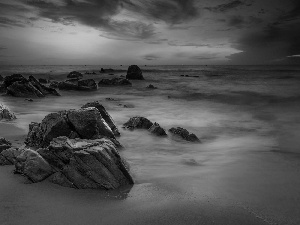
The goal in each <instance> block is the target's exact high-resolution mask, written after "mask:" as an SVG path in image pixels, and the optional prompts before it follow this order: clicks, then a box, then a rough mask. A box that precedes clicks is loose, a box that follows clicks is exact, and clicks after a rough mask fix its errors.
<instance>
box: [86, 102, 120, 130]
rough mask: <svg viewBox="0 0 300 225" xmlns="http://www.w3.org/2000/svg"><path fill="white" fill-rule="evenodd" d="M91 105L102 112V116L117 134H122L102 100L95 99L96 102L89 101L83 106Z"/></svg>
mask: <svg viewBox="0 0 300 225" xmlns="http://www.w3.org/2000/svg"><path fill="white" fill-rule="evenodd" d="M89 107H95V108H96V109H97V110H98V111H99V112H100V114H101V117H102V118H103V119H104V120H105V122H106V123H107V124H108V126H109V127H110V129H111V130H112V131H113V133H114V135H115V136H120V132H119V130H118V128H117V126H116V124H115V122H114V120H113V118H112V117H111V116H110V115H109V114H108V112H107V111H106V109H105V108H104V106H103V105H101V104H100V102H98V101H95V102H89V103H87V104H85V105H83V106H82V107H81V108H89Z"/></svg>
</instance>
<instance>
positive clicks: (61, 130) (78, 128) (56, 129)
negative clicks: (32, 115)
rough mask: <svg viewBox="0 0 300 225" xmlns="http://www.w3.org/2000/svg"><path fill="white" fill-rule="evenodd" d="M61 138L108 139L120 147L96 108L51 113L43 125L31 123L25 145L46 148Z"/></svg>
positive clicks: (43, 121)
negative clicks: (54, 140) (57, 138)
mask: <svg viewBox="0 0 300 225" xmlns="http://www.w3.org/2000/svg"><path fill="white" fill-rule="evenodd" d="M59 136H66V137H69V138H86V139H97V138H101V137H108V138H112V139H114V140H113V142H115V143H116V144H117V145H120V144H119V143H118V142H117V141H116V140H115V136H114V133H113V132H112V130H111V128H110V127H109V125H108V124H107V123H106V122H105V120H104V119H103V118H102V117H101V114H100V112H99V111H98V110H97V109H96V108H94V107H90V108H84V109H79V110H68V111H61V112H58V113H51V114H49V115H47V116H46V117H45V118H44V119H43V120H42V122H41V123H31V124H30V125H29V132H28V135H27V138H26V140H25V143H26V144H27V145H28V146H30V147H36V148H41V147H46V146H48V145H49V143H50V142H51V141H52V139H53V138H56V137H59Z"/></svg>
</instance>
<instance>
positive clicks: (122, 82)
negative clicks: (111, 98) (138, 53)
mask: <svg viewBox="0 0 300 225" xmlns="http://www.w3.org/2000/svg"><path fill="white" fill-rule="evenodd" d="M98 85H99V86H107V85H109V86H110V85H116V86H118V85H130V86H131V85H132V84H131V82H130V81H129V80H127V79H124V78H118V77H116V78H112V79H102V80H100V81H99V83H98Z"/></svg>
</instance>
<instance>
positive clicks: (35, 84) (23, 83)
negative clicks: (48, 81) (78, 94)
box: [2, 74, 60, 97]
mask: <svg viewBox="0 0 300 225" xmlns="http://www.w3.org/2000/svg"><path fill="white" fill-rule="evenodd" d="M2 89H3V90H4V91H5V92H6V94H8V95H11V96H14V97H45V96H46V95H55V96H60V94H59V93H58V92H57V91H56V90H55V89H54V88H50V87H46V86H45V85H43V84H41V83H40V82H39V81H38V80H37V79H35V78H34V77H33V76H29V78H28V79H26V78H25V77H24V76H22V75H21V74H13V75H11V76H6V77H5V78H4V82H3V84H2Z"/></svg>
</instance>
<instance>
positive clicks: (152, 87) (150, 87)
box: [146, 84, 157, 89]
mask: <svg viewBox="0 0 300 225" xmlns="http://www.w3.org/2000/svg"><path fill="white" fill-rule="evenodd" d="M146 88H149V89H157V87H154V86H153V85H152V84H149V85H148V86H147V87H146Z"/></svg>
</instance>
